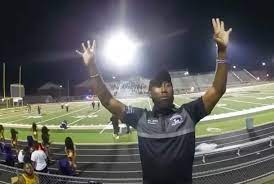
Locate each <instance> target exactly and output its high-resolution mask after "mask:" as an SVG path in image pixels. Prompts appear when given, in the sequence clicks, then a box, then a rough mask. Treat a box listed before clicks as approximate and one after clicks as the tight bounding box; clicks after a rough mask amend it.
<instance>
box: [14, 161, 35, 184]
mask: <svg viewBox="0 0 274 184" xmlns="http://www.w3.org/2000/svg"><path fill="white" fill-rule="evenodd" d="M18 184H39V179H38V176H37V175H36V174H35V173H34V171H33V167H32V165H31V164H30V163H26V164H24V167H23V174H20V175H19V176H18Z"/></svg>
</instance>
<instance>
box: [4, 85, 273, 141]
mask: <svg viewBox="0 0 274 184" xmlns="http://www.w3.org/2000/svg"><path fill="white" fill-rule="evenodd" d="M272 94H274V84H271V85H268V86H259V87H257V86H254V87H252V88H251V89H247V90H244V91H237V92H230V93H226V95H225V96H223V97H222V99H221V100H220V101H219V103H218V104H217V106H216V107H215V108H214V109H213V111H212V113H211V115H214V114H220V113H228V112H234V111H240V110H244V109H250V108H255V107H260V106H264V105H271V104H274V97H273V96H274V95H272ZM197 97H199V96H193V95H178V96H175V100H174V102H175V103H176V104H177V105H181V104H183V103H187V102H189V101H191V100H193V99H195V98H197ZM262 97H263V98H265V99H259V98H262ZM122 101H123V103H125V104H127V105H129V104H130V105H132V106H137V107H142V108H147V109H148V110H150V109H151V105H153V103H152V101H151V100H150V99H149V98H136V99H129V100H122ZM90 103H91V102H76V103H70V107H69V112H68V113H67V112H65V110H64V109H61V107H60V104H58V103H57V104H42V116H41V117H38V116H37V105H32V112H31V113H30V114H29V113H27V110H26V108H25V107H24V108H22V107H20V108H10V109H1V110H0V124H2V123H3V124H4V123H7V124H13V126H14V127H15V128H16V127H17V124H20V125H29V129H22V128H21V129H19V128H17V129H18V130H19V139H24V140H25V138H26V136H27V135H29V134H30V133H31V131H30V127H31V124H32V123H33V122H36V123H37V124H39V125H47V126H50V125H55V126H58V125H59V124H60V122H61V121H63V120H67V121H68V123H72V126H82V125H85V126H90V125H106V124H108V122H109V118H110V116H111V114H110V113H109V112H108V111H107V110H106V109H105V108H104V107H102V106H101V109H99V110H98V109H97V108H95V109H94V110H93V109H92V107H91V105H90ZM96 107H97V106H96ZM273 113H274V110H268V111H264V112H259V113H254V114H249V115H242V116H237V117H231V118H225V119H221V120H214V121H206V122H200V123H199V124H198V125H197V126H196V136H198V137H200V136H209V135H215V134H220V133H225V132H230V131H235V130H240V129H244V128H245V118H246V117H249V116H251V117H253V118H254V124H255V125H256V126H258V125H261V124H264V123H265V122H269V121H274V116H273ZM207 128H219V129H221V132H219V133H212V132H208V131H207ZM101 129H102V128H99V129H96V130H91V129H83V130H72V129H68V130H65V131H63V130H53V129H52V130H51V140H52V141H53V142H63V141H64V139H65V137H67V136H71V137H72V138H73V139H74V140H75V142H77V143H116V142H136V141H137V137H136V132H134V133H133V134H131V135H124V136H122V137H121V138H120V139H119V140H118V141H116V140H114V139H113V138H112V130H106V131H105V132H104V133H102V134H99V133H98V132H100V131H101ZM5 134H6V137H7V138H8V137H9V136H10V135H9V129H8V128H6V131H5Z"/></svg>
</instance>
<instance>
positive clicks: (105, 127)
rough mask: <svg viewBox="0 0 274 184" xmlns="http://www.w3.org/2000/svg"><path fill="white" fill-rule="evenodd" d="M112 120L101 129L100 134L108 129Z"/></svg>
mask: <svg viewBox="0 0 274 184" xmlns="http://www.w3.org/2000/svg"><path fill="white" fill-rule="evenodd" d="M111 123H112V122H109V123H108V124H107V125H106V126H105V127H104V128H103V129H102V130H101V131H100V134H102V133H103V132H104V131H105V129H107V127H108V126H109V125H110V124H111Z"/></svg>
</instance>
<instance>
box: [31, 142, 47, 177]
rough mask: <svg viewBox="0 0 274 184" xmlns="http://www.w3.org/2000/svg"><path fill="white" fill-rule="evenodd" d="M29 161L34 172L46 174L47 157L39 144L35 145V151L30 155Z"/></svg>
mask: <svg viewBox="0 0 274 184" xmlns="http://www.w3.org/2000/svg"><path fill="white" fill-rule="evenodd" d="M31 161H32V164H33V167H34V170H35V171H37V172H43V173H47V172H48V166H47V155H46V153H45V152H44V150H43V149H42V145H41V144H36V145H35V151H34V152H32V154H31Z"/></svg>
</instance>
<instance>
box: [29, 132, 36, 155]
mask: <svg viewBox="0 0 274 184" xmlns="http://www.w3.org/2000/svg"><path fill="white" fill-rule="evenodd" d="M36 142H37V141H34V140H33V137H32V136H30V135H29V136H27V143H28V147H29V148H30V149H31V152H32V151H33V150H34V144H35V143H36Z"/></svg>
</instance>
